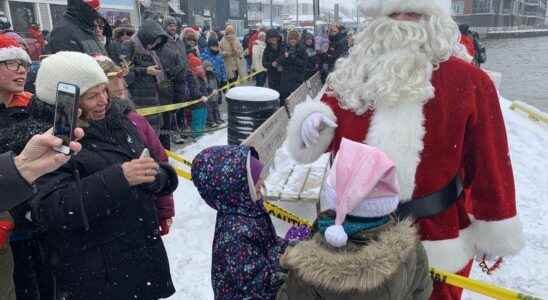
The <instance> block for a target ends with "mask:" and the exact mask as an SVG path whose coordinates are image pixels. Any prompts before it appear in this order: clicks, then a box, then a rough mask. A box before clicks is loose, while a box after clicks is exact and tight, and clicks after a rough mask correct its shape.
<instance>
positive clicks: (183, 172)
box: [175, 168, 192, 181]
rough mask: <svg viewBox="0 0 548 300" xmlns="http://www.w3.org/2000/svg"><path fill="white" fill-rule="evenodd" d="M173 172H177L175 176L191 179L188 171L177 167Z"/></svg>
mask: <svg viewBox="0 0 548 300" xmlns="http://www.w3.org/2000/svg"><path fill="white" fill-rule="evenodd" d="M175 172H177V176H179V177H182V178H184V179H187V180H190V181H192V175H191V174H190V173H188V172H186V171H183V170H181V169H179V168H175Z"/></svg>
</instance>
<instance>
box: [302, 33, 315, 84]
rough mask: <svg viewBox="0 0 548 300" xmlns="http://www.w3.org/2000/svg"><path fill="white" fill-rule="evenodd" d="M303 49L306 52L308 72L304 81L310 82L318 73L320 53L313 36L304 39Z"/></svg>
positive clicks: (306, 36)
mask: <svg viewBox="0 0 548 300" xmlns="http://www.w3.org/2000/svg"><path fill="white" fill-rule="evenodd" d="M303 47H304V49H305V52H306V67H305V70H306V71H305V75H304V79H305V80H308V79H309V78H310V77H312V76H313V75H314V74H316V72H317V71H318V52H317V51H316V44H315V40H314V36H313V35H311V34H307V35H305V36H304V37H303Z"/></svg>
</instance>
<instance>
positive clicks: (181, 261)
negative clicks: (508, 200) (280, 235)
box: [165, 101, 548, 300]
mask: <svg viewBox="0 0 548 300" xmlns="http://www.w3.org/2000/svg"><path fill="white" fill-rule="evenodd" d="M502 105H503V110H504V115H505V119H506V123H507V128H508V135H509V140H510V148H511V156H512V160H513V166H514V174H515V178H516V185H517V195H518V205H519V214H520V216H521V219H522V221H523V223H524V228H525V235H526V240H527V246H526V248H525V249H524V250H523V251H522V252H521V254H520V255H518V256H516V257H513V258H508V259H506V261H505V263H504V265H503V268H502V269H501V270H499V271H497V273H496V274H495V275H493V276H487V275H484V274H482V273H481V270H480V269H479V268H478V267H476V268H475V269H474V271H473V275H472V277H473V278H476V279H479V280H483V281H488V282H492V283H494V284H496V285H498V286H501V287H506V288H510V289H513V290H518V291H521V292H524V293H527V294H533V295H535V296H538V297H542V298H547V299H548V159H547V156H548V126H546V125H542V124H539V123H534V122H532V121H531V120H529V119H528V118H527V116H524V115H522V114H520V113H517V112H513V111H511V110H509V109H508V107H509V105H510V103H509V102H507V101H504V102H503V103H502ZM226 134H227V132H226V129H225V130H222V131H219V132H216V133H213V134H210V135H206V136H204V137H203V138H201V139H200V140H199V141H198V142H197V143H195V144H193V145H191V146H188V147H186V148H184V149H181V150H179V151H178V153H180V154H182V155H183V157H185V158H187V159H192V158H193V157H194V156H195V155H196V154H197V153H198V152H200V151H201V150H202V149H204V148H206V147H209V146H212V145H223V144H226V143H227V136H226ZM174 164H176V163H174ZM286 164H287V165H289V164H290V162H286ZM177 166H178V167H181V168H183V169H185V167H184V166H182V165H177ZM282 166H284V165H282ZM186 170H188V168H186ZM274 188H275V181H274V183H273V184H272V185H271V189H274ZM175 198H176V203H175V205H176V213H177V216H176V217H175V222H174V225H173V229H172V232H171V233H170V234H169V235H168V237H167V238H166V239H165V243H166V248H167V251H168V255H169V260H170V263H171V270H172V276H173V280H174V283H175V287H176V289H177V293H176V294H175V295H174V296H173V297H171V298H170V299H171V300H188V299H192V300H209V299H213V292H212V290H211V282H210V266H211V261H210V260H211V243H212V240H213V231H214V228H215V211H214V210H212V209H210V208H209V207H208V206H207V205H206V204H205V203H204V202H203V201H202V200H201V199H200V196H199V194H198V192H197V191H196V189H195V188H194V186H193V184H192V183H191V182H188V181H184V179H182V180H181V183H180V185H179V188H178V190H177V191H176V194H175ZM290 206H291V207H292V210H293V211H294V212H296V213H298V214H300V215H301V216H303V217H306V218H309V219H311V218H312V216H313V212H314V207H313V206H311V205H310V204H307V205H303V206H302V207H300V208H299V207H295V206H296V205H295V204H291V205H290ZM276 225H277V227H278V230H280V231H282V227H283V226H282V224H281V223H279V222H276ZM464 299H466V300H472V299H473V300H476V299H486V298H483V297H481V296H478V295H475V294H472V293H466V294H465V296H464Z"/></svg>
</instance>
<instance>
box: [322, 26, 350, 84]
mask: <svg viewBox="0 0 548 300" xmlns="http://www.w3.org/2000/svg"><path fill="white" fill-rule="evenodd" d="M348 49H349V47H348V40H347V34H346V32H345V31H344V27H342V26H341V25H337V24H333V25H331V26H330V28H329V50H328V51H327V64H328V65H329V73H331V72H332V71H333V69H334V68H335V63H336V62H337V60H338V59H339V58H341V57H344V56H346V55H348Z"/></svg>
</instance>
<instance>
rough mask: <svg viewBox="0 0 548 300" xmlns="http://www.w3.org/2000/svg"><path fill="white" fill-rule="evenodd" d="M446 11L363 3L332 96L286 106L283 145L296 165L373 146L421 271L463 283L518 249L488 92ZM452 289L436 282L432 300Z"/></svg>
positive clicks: (501, 138) (434, 3)
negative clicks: (366, 20)
mask: <svg viewBox="0 0 548 300" xmlns="http://www.w3.org/2000/svg"><path fill="white" fill-rule="evenodd" d="M450 7H451V1H450V0H408V1H405V0H368V1H363V4H362V7H361V8H362V10H363V12H364V13H365V14H366V15H368V16H370V17H372V18H373V19H372V21H371V22H370V24H368V25H367V27H366V28H365V29H364V30H363V31H362V32H361V33H359V34H357V35H356V37H355V46H354V47H353V48H352V49H351V51H350V54H349V56H348V57H346V58H344V59H341V60H339V61H338V62H337V65H336V69H335V71H334V72H333V73H332V74H331V75H330V76H329V80H328V85H329V87H330V91H329V92H328V93H327V94H326V95H324V96H323V97H322V99H321V101H310V102H305V103H303V104H301V105H299V106H298V107H297V108H296V109H295V113H294V116H293V118H292V119H291V122H290V124H289V128H288V132H289V133H288V135H289V137H288V143H289V148H290V152H291V154H292V156H293V157H294V158H295V159H296V160H298V161H300V162H303V163H308V162H312V161H314V160H316V159H317V158H318V157H319V156H320V155H321V154H322V153H324V152H326V151H330V152H332V153H336V152H337V150H338V149H339V145H340V142H341V140H342V138H347V139H351V140H354V141H361V142H364V143H366V144H369V145H372V146H375V147H377V148H380V149H382V150H383V151H384V152H385V153H386V154H387V155H388V156H389V157H390V158H391V159H392V160H393V161H394V162H395V163H396V166H397V171H398V180H399V183H400V186H401V194H400V198H401V199H405V200H404V201H403V202H404V203H403V205H402V210H404V211H405V213H404V214H405V215H410V216H413V217H415V218H416V219H417V224H418V226H419V228H420V233H421V237H422V240H423V245H424V247H425V248H426V250H427V253H428V257H429V261H430V265H431V266H432V267H436V268H439V269H442V270H446V271H450V272H454V273H458V274H460V275H464V276H468V275H469V273H470V270H471V267H472V260H473V258H474V257H488V258H495V257H504V256H508V255H514V254H516V253H517V252H518V251H519V250H520V249H521V248H522V247H523V245H524V241H523V235H522V226H521V223H520V221H519V220H518V218H517V213H516V201H515V190H514V178H513V174H512V166H511V163H510V157H509V151H508V143H507V137H506V130H505V127H504V120H503V116H502V113H501V109H500V104H499V100H498V96H497V91H496V89H495V87H494V85H493V83H492V81H491V80H490V79H489V77H488V76H487V75H486V74H485V73H484V72H483V71H482V70H481V69H479V68H476V67H474V66H473V65H471V64H469V63H467V62H465V61H463V60H461V59H459V58H457V57H455V56H453V53H454V51H455V50H454V49H455V47H456V46H457V45H458V40H459V29H458V27H457V24H456V23H455V22H454V21H453V19H452V18H451V16H450ZM460 184H462V186H463V187H464V190H465V192H464V193H460V192H457V190H460V189H459V187H458V186H459V185H460ZM461 293H462V290H460V289H457V288H452V287H450V286H448V285H444V284H442V283H436V284H435V287H434V293H433V295H432V299H460V297H461Z"/></svg>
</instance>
